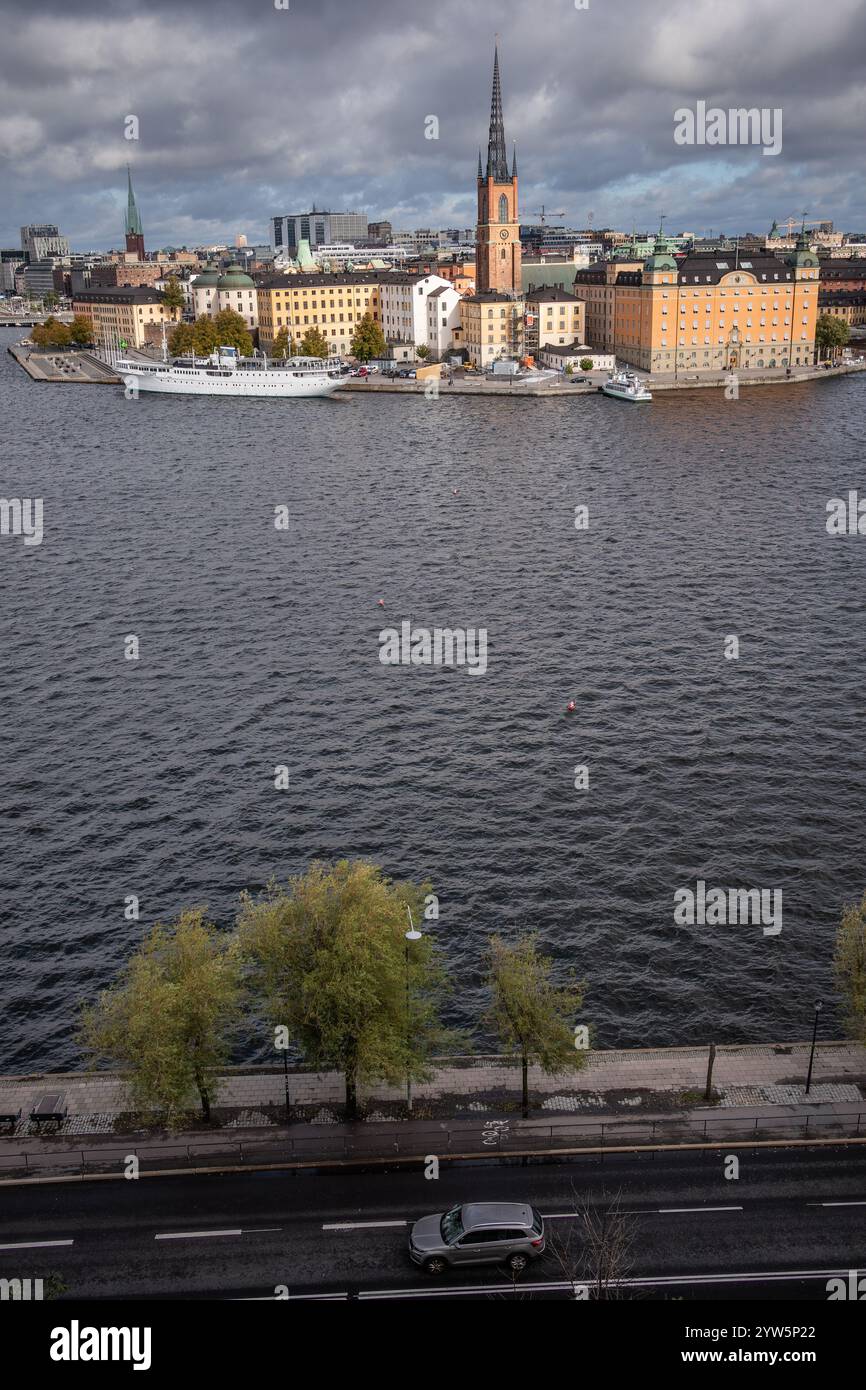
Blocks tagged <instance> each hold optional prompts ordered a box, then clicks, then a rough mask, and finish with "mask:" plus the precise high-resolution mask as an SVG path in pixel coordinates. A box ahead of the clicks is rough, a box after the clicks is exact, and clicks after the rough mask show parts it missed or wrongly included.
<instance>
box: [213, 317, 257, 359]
mask: <svg viewBox="0 0 866 1390" xmlns="http://www.w3.org/2000/svg"><path fill="white" fill-rule="evenodd" d="M213 322H214V327H215V329H216V332H217V346H220V345H222V344H225V346H226V347H234V348H237V350H238V352H239V353H240V355H241V357H252V355H253V340H252V338H251V337H250V335H249V330H248V329H247V326H246V324H245V322H244V320H243V316H242V315H241V314H239V313H237V312H236V311H235V310H234V309H220V311H219V313H218V314H216V315H215V316H214V321H213Z"/></svg>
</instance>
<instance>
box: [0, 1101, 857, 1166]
mask: <svg viewBox="0 0 866 1390" xmlns="http://www.w3.org/2000/svg"><path fill="white" fill-rule="evenodd" d="M340 1130H341V1132H339V1133H335V1134H327V1133H326V1132H324V1133H323V1132H322V1130H318V1131H317V1132H315V1133H312V1134H311V1133H303V1132H301V1127H300V1126H298V1127H297V1132H295V1131H294V1129H293V1130H289V1131H287V1132H285V1133H284V1134H281V1136H280V1137H279V1138H276V1137H275V1138H273V1139H270V1138H262V1139H258V1138H254V1139H244V1140H236V1141H232V1140H230V1139H228V1138H227V1137H219V1138H216V1137H215V1138H214V1139H213V1141H212V1142H209V1141H208V1139H207V1138H205V1137H204V1136H203V1137H202V1139H201V1140H200V1141H196V1142H193V1143H188V1142H187V1143H178V1144H171V1143H161V1144H159V1145H153V1146H151V1145H147V1144H127V1145H109V1144H106V1145H102V1146H99V1147H97V1148H92V1149H88V1148H74V1149H73V1148H71V1147H70V1148H68V1149H63V1150H57V1149H54V1150H51V1149H46V1150H35V1151H27V1152H22V1153H17V1154H14V1153H3V1152H2V1151H0V1179H2V1178H3V1177H7V1178H12V1177H16V1176H21V1175H24V1176H37V1175H45V1174H46V1173H51V1174H54V1175H57V1176H69V1175H71V1176H79V1177H86V1176H89V1175H96V1174H100V1173H112V1172H115V1173H119V1172H122V1171H123V1170H124V1168H125V1167H126V1166H128V1164H129V1160H130V1158H132V1157H135V1158H136V1159H137V1160H138V1164H139V1171H140V1172H149V1173H158V1172H160V1171H164V1170H166V1169H179V1168H189V1169H197V1168H208V1167H225V1166H227V1165H229V1166H238V1167H247V1166H249V1167H255V1166H258V1165H264V1164H272V1165H276V1166H281V1165H283V1164H285V1165H287V1166H289V1165H299V1164H308V1165H309V1164H312V1165H315V1164H316V1163H317V1162H321V1163H323V1164H325V1163H333V1162H352V1161H354V1162H365V1161H367V1162H379V1163H387V1162H388V1161H389V1160H401V1161H406V1160H411V1159H413V1158H417V1159H418V1160H419V1161H421V1160H423V1159H424V1158H425V1157H427V1156H428V1155H431V1156H432V1155H435V1156H436V1157H437V1158H439V1159H440V1160H442V1159H448V1158H449V1157H458V1156H466V1157H468V1156H472V1157H482V1158H483V1157H486V1156H487V1155H489V1156H490V1157H491V1158H493V1157H495V1156H496V1155H497V1154H498V1155H501V1156H503V1157H508V1156H509V1155H512V1156H514V1157H523V1156H526V1157H531V1156H532V1154H533V1153H534V1152H538V1153H545V1154H551V1153H553V1154H555V1153H556V1151H557V1150H562V1151H563V1152H569V1153H571V1152H575V1151H578V1152H579V1150H580V1149H581V1148H587V1149H594V1150H596V1151H598V1150H601V1153H602V1157H603V1153H604V1151H605V1150H606V1149H613V1148H622V1147H652V1146H653V1145H661V1144H677V1143H679V1144H682V1143H693V1144H694V1143H712V1142H713V1141H715V1140H718V1141H719V1142H721V1141H722V1140H723V1139H724V1140H725V1141H730V1142H734V1141H735V1140H739V1142H748V1141H749V1139H750V1138H751V1139H755V1140H757V1139H758V1137H759V1136H760V1135H765V1136H767V1137H769V1138H771V1139H778V1138H780V1137H781V1138H782V1139H783V1140H784V1139H805V1140H808V1139H818V1138H827V1137H837V1138H863V1139H866V1110H864V1109H862V1108H860V1107H857V1106H852V1107H850V1108H848V1107H844V1106H836V1107H834V1108H833V1110H832V1111H829V1110H828V1111H825V1112H823V1113H813V1114H807V1115H802V1114H800V1115H784V1114H779V1112H778V1110H775V1111H771V1112H766V1113H762V1114H759V1115H750V1116H745V1117H744V1116H726V1115H724V1114H719V1115H707V1116H700V1117H697V1116H695V1117H690V1116H685V1117H670V1118H668V1117H662V1118H656V1119H653V1120H643V1121H641V1120H639V1119H635V1120H633V1121H632V1120H628V1119H622V1118H616V1119H606V1120H575V1121H573V1122H566V1123H565V1124H563V1123H562V1122H559V1123H551V1122H549V1121H543V1120H538V1121H533V1120H514V1121H511V1120H501V1119H500V1120H489V1121H486V1122H481V1123H474V1124H472V1125H456V1124H444V1125H443V1124H437V1123H435V1122H433V1121H428V1122H425V1124H424V1125H423V1126H422V1125H420V1124H417V1123H416V1124H413V1126H412V1128H411V1130H410V1129H407V1128H405V1127H404V1128H400V1127H396V1126H395V1127H394V1128H391V1129H385V1128H383V1127H380V1126H379V1125H376V1126H375V1127H372V1126H371V1127H370V1128H369V1129H368V1128H367V1127H366V1126H363V1125H358V1127H357V1128H356V1129H353V1130H352V1131H351V1132H350V1133H346V1132H345V1127H342V1126H341V1127H340Z"/></svg>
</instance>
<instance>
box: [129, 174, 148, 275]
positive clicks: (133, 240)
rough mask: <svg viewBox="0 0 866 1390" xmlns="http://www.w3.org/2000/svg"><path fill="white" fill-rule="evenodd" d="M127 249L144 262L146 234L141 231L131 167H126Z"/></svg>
mask: <svg viewBox="0 0 866 1390" xmlns="http://www.w3.org/2000/svg"><path fill="white" fill-rule="evenodd" d="M126 185H127V195H126V249H127V251H128V252H132V253H133V255H135V256H137V257H138V259H139V260H140V261H143V260H144V233H143V231H142V230H141V215H140V213H139V211H138V207H137V206H136V202H135V194H134V193H133V191H132V174H131V173H130V172H129V165H128V164H127V166H126Z"/></svg>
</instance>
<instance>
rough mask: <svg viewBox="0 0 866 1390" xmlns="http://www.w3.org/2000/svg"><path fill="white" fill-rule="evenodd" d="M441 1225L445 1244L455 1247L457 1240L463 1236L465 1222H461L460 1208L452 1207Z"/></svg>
mask: <svg viewBox="0 0 866 1390" xmlns="http://www.w3.org/2000/svg"><path fill="white" fill-rule="evenodd" d="M439 1225H440V1230H441V1231H442V1239H443V1240H444V1242H445V1244H446V1245H453V1244H454V1242H455V1240H459V1239H460V1237H461V1236H462V1234H463V1222H462V1221H461V1220H460V1208H459V1207H452V1208H451V1210H450V1211H446V1213H445V1215H444V1216H443V1217H442V1220H441V1222H440V1223H439Z"/></svg>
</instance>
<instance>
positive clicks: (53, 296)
mask: <svg viewBox="0 0 866 1390" xmlns="http://www.w3.org/2000/svg"><path fill="white" fill-rule="evenodd" d="M42 303H43V304H44V305H45V306H46V307H47V308H48V309H54V308H56V307H57V305H58V304H59V303H60V295H59V294H57V292H56V291H55V290H49V291H48V293H47V294H44V295H43V296H42Z"/></svg>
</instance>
